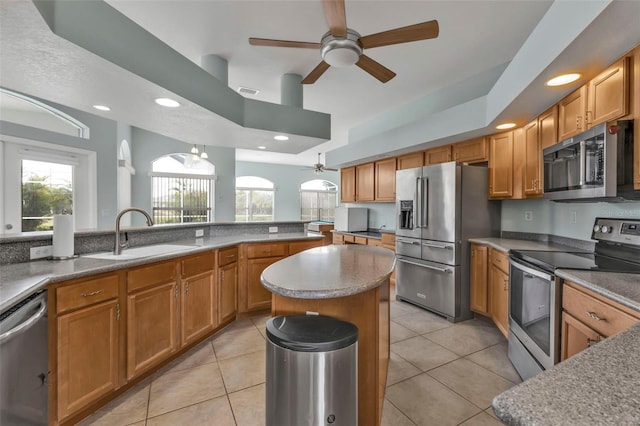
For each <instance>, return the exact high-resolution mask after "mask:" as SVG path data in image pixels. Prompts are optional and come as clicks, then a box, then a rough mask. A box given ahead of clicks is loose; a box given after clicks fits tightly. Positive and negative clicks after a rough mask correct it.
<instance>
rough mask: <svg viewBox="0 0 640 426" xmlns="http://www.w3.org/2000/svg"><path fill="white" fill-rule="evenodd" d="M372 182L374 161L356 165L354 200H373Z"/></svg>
mask: <svg viewBox="0 0 640 426" xmlns="http://www.w3.org/2000/svg"><path fill="white" fill-rule="evenodd" d="M374 182H375V166H374V163H367V164H361V165H358V166H356V201H373V200H374V199H375V185H374Z"/></svg>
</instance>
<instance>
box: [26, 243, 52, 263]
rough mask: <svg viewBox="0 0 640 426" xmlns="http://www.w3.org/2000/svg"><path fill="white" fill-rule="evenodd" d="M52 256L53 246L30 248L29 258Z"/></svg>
mask: <svg viewBox="0 0 640 426" xmlns="http://www.w3.org/2000/svg"><path fill="white" fill-rule="evenodd" d="M51 256H53V246H40V247H31V249H30V250H29V259H31V260H34V259H42V258H43V257H51Z"/></svg>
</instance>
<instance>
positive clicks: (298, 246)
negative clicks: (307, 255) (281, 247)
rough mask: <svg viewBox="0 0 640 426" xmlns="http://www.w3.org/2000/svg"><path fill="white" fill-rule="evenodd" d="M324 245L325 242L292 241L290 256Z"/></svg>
mask: <svg viewBox="0 0 640 426" xmlns="http://www.w3.org/2000/svg"><path fill="white" fill-rule="evenodd" d="M323 245H324V240H304V241H292V242H290V243H289V256H291V255H292V254H296V253H300V252H301V251H305V250H307V249H310V248H315V247H320V246H323Z"/></svg>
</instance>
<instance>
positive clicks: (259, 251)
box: [247, 244, 287, 259]
mask: <svg viewBox="0 0 640 426" xmlns="http://www.w3.org/2000/svg"><path fill="white" fill-rule="evenodd" d="M286 255H287V244H251V245H249V246H247V257H248V258H249V259H253V258H256V257H273V256H286Z"/></svg>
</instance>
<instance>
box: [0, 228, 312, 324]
mask: <svg viewBox="0 0 640 426" xmlns="http://www.w3.org/2000/svg"><path fill="white" fill-rule="evenodd" d="M322 238H324V237H323V235H322V234H316V233H303V232H299V233H279V234H244V235H235V236H225V237H209V238H196V239H189V240H179V241H173V242H171V243H165V244H177V245H188V246H191V248H189V249H183V250H180V251H175V252H172V253H168V254H162V255H156V256H147V257H142V258H137V259H130V260H104V259H91V258H87V257H84V256H80V257H77V258H75V259H69V260H35V261H31V262H22V263H12V264H8V265H0V313H2V312H4V311H5V310H6V309H8V308H9V307H11V306H12V305H13V304H15V303H16V302H18V301H20V300H22V299H23V298H25V297H27V296H29V295H30V294H32V293H34V292H36V291H38V290H40V289H42V288H44V287H45V286H46V285H47V284H50V283H55V282H60V281H66V280H70V279H74V278H80V277H84V276H88V275H95V274H100V273H104V272H111V271H115V270H118V269H122V268H130V267H133V266H138V265H144V264H147V263H152V262H157V261H161V260H167V259H172V258H176V257H181V256H186V255H190V254H195V253H199V252H203V251H209V250H214V249H217V248H223V247H228V246H232V245H236V244H240V243H251V242H267V241H289V240H299V239H303V240H304V239H322ZM124 252H125V253H126V250H125V251H124Z"/></svg>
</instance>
